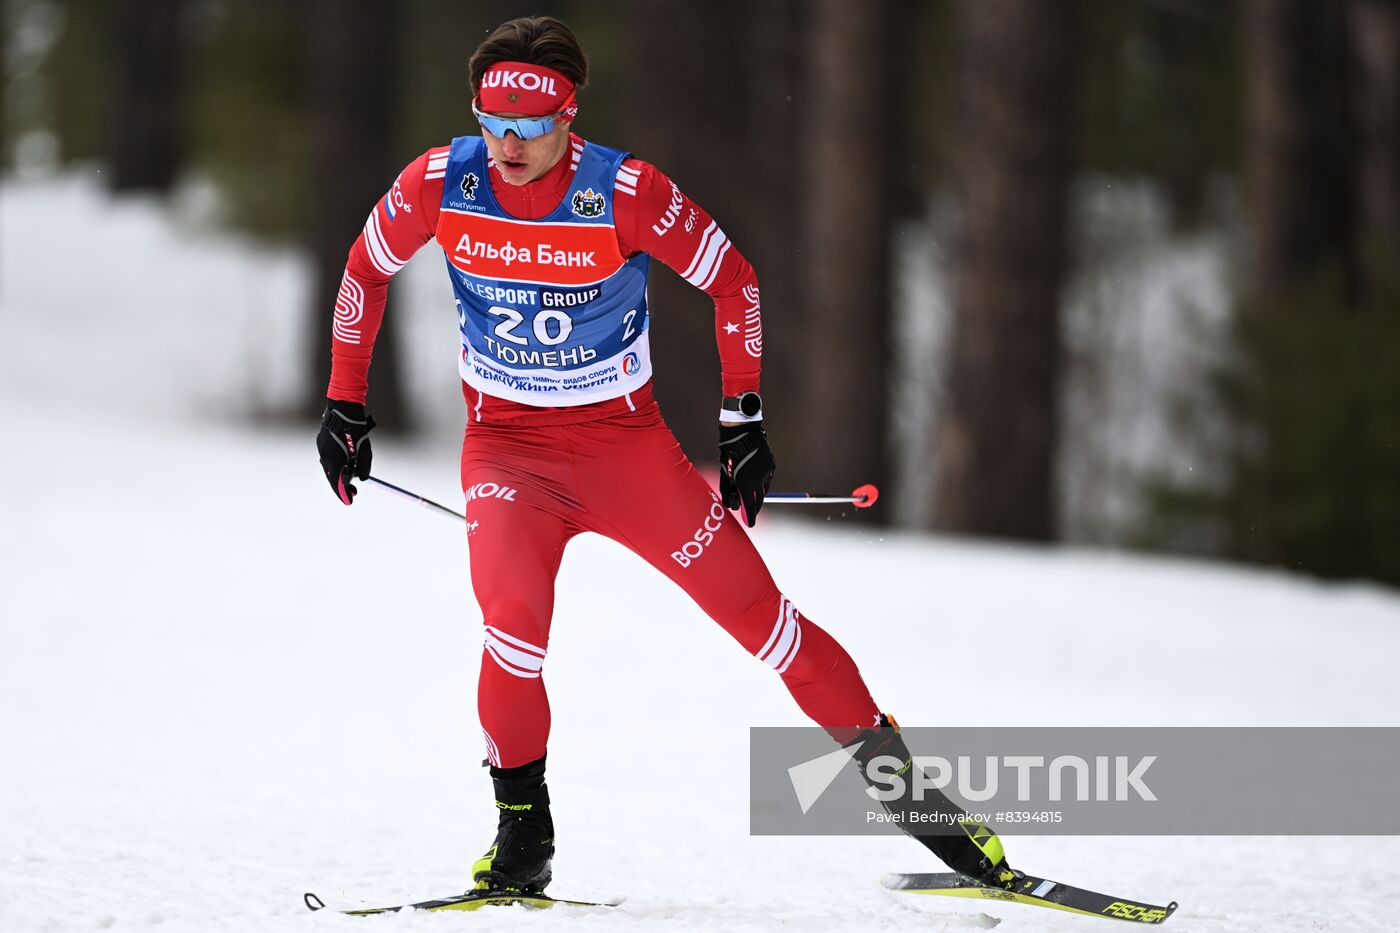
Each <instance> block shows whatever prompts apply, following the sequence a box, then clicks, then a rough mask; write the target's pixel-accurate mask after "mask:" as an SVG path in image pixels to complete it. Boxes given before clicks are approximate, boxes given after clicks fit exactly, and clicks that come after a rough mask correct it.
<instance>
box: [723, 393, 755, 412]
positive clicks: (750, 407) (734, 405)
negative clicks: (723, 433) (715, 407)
mask: <svg viewBox="0 0 1400 933" xmlns="http://www.w3.org/2000/svg"><path fill="white" fill-rule="evenodd" d="M720 408H721V409H723V410H724V411H737V412H738V413H739V414H741V415H743V416H744V417H745V418H752V417H754V416H755V415H757V414H759V413H760V412H762V411H763V398H762V397H761V396H760V395H759V394H758V393H757V392H740V393H739V394H738V395H726V396H725V397H724V400H723V401H722V402H720Z"/></svg>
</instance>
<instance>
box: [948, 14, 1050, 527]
mask: <svg viewBox="0 0 1400 933" xmlns="http://www.w3.org/2000/svg"><path fill="white" fill-rule="evenodd" d="M1072 10H1073V5H1072V4H1064V3H1049V2H1046V0H962V2H960V3H959V7H958V12H959V30H960V43H959V45H960V47H959V50H958V55H959V62H958V72H959V76H958V82H959V95H960V101H959V107H960V110H959V115H958V121H957V122H958V125H957V130H956V134H957V138H958V143H957V150H958V151H957V156H956V161H957V166H958V186H959V197H960V202H961V229H960V233H959V240H958V244H957V260H956V261H957V271H956V276H957V281H956V294H955V311H954V320H953V325H952V334H951V344H950V348H949V349H950V353H949V361H948V367H949V373H948V382H947V387H946V394H945V406H944V409H943V411H942V413H941V415H940V417H939V419H938V431H937V437H936V446H935V458H936V468H935V473H936V493H935V510H936V511H935V525H936V527H938V528H940V529H943V530H946V531H951V532H955V533H965V534H978V535H992V536H999V537H1009V538H1021V539H1027V540H1039V541H1048V540H1052V539H1054V538H1055V536H1056V533H1057V527H1056V507H1055V501H1056V470H1055V462H1056V448H1057V445H1058V441H1059V416H1058V412H1057V408H1058V405H1057V402H1058V396H1059V390H1060V367H1061V350H1060V300H1061V299H1060V292H1061V288H1062V287H1063V284H1064V281H1065V277H1066V268H1067V265H1068V250H1067V244H1066V237H1067V231H1066V224H1067V215H1068V203H1069V199H1068V195H1069V183H1070V180H1071V152H1072V143H1073V130H1074V127H1073V123H1072V111H1073V108H1072V106H1071V101H1072V99H1073V96H1074V92H1075V89H1074V81H1073V69H1072V65H1071V63H1072V61H1073V55H1072V50H1071V48H1070V42H1071V36H1072V35H1073V30H1074V25H1073V23H1072V22H1071V19H1070V13H1071V12H1072Z"/></svg>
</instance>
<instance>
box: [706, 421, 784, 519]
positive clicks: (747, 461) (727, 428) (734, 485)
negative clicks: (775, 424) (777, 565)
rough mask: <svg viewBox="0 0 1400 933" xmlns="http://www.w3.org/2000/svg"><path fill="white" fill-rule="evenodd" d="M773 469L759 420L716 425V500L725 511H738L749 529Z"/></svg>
mask: <svg viewBox="0 0 1400 933" xmlns="http://www.w3.org/2000/svg"><path fill="white" fill-rule="evenodd" d="M777 468H778V464H777V461H775V460H774V459H773V451H771V450H769V449H768V435H767V434H765V433H764V431H763V422H762V421H747V422H744V423H743V424H721V425H720V426H719V497H720V499H722V500H724V507H725V508H727V509H731V510H732V509H742V511H741V512H740V513H739V514H740V515H742V516H743V517H744V521H745V522H746V523H748V526H749V527H750V528H752V527H753V525H754V522H755V521H757V519H758V510H759V509H761V508H763V497H764V496H765V495H767V493H768V484H769V483H771V482H773V471H774V470H776V469H777Z"/></svg>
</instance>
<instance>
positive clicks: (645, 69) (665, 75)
mask: <svg viewBox="0 0 1400 933" xmlns="http://www.w3.org/2000/svg"><path fill="white" fill-rule="evenodd" d="M625 16H626V19H625V21H624V24H623V25H624V29H625V35H626V48H627V50H628V52H627V59H626V60H627V67H628V69H629V74H628V76H627V90H626V92H625V99H626V110H625V116H624V120H623V122H624V127H623V129H624V137H623V141H624V143H625V145H626V147H627V148H629V149H631V150H632V152H633V154H634V155H635V156H636V157H637V158H639V159H643V160H645V161H647V162H650V163H652V164H653V165H655V166H656V167H657V168H658V169H660V170H661V171H662V172H664V173H666V175H668V176H669V177H670V178H671V179H672V180H673V181H675V183H676V185H677V187H679V188H680V189H681V190H682V191H684V192H685V193H686V195H687V196H689V197H691V198H693V199H694V200H695V201H696V202H697V203H699V204H700V205H701V206H702V207H704V208H705V210H707V211H708V212H709V213H710V215H711V216H713V217H714V218H715V220H716V221H718V222H719V225H720V227H721V228H723V229H724V230H725V231H726V233H727V234H728V235H729V237H730V239H731V240H737V242H736V245H737V246H739V247H740V248H741V249H742V248H743V246H744V244H743V242H742V239H739V238H736V237H735V235H734V224H735V223H736V216H737V215H738V214H739V210H740V208H741V206H742V205H743V204H744V203H745V197H746V195H747V194H748V193H749V191H750V190H751V189H750V188H749V185H748V183H747V181H746V180H745V179H744V178H743V176H742V175H740V174H738V173H736V172H735V171H734V168H733V166H734V160H735V159H736V158H738V156H737V155H736V154H737V153H740V152H742V151H743V145H744V140H743V138H742V126H741V121H742V113H743V110H742V107H743V103H742V101H743V96H742V95H741V94H740V93H739V90H740V86H741V82H742V80H743V78H742V71H741V68H739V67H735V66H734V65H733V64H732V63H731V62H729V61H728V60H726V61H725V62H724V63H720V62H718V61H717V60H716V59H715V58H714V52H715V50H716V49H727V48H732V47H733V46H735V45H736V43H737V41H738V40H737V39H736V36H735V26H734V24H735V23H742V22H743V21H744V12H743V8H742V6H741V5H740V4H739V3H737V2H736V0H718V2H713V3H707V4H698V3H682V4H672V3H666V2H661V0H638V2H636V3H633V4H629V5H628V7H627V13H626V14H625ZM585 135H586V133H585ZM647 304H648V309H649V311H650V314H651V324H650V340H651V349H652V358H653V359H654V361H655V366H656V374H655V378H654V381H653V385H654V387H655V389H656V395H657V398H658V400H659V401H660V403H661V406H662V410H663V411H664V412H665V414H666V420H667V423H668V424H669V425H670V426H671V429H672V430H673V431H674V432H675V434H676V437H677V439H678V440H679V441H680V443H681V447H682V449H684V450H685V452H686V453H687V454H688V455H689V456H690V457H691V458H692V459H695V460H700V461H713V460H714V459H715V456H716V455H715V443H716V441H717V435H716V431H717V429H716V423H717V421H718V420H719V404H720V398H721V387H720V378H719V375H720V373H719V362H718V360H719V355H718V351H717V350H716V348H715V314H714V304H713V302H711V301H710V299H709V297H708V296H707V295H705V294H704V293H703V292H700V291H697V290H696V289H695V288H694V287H692V286H691V285H689V284H688V283H686V282H685V281H684V280H683V279H681V278H680V277H679V276H677V275H674V274H671V273H670V272H669V271H668V270H666V268H665V267H664V266H661V265H660V263H654V264H653V266H652V273H651V281H650V284H649V285H648V289H647Z"/></svg>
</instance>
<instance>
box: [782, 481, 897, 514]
mask: <svg viewBox="0 0 1400 933" xmlns="http://www.w3.org/2000/svg"><path fill="white" fill-rule="evenodd" d="M878 498H880V490H878V489H876V488H875V484H874V483H866V484H865V485H864V486H857V487H856V488H855V489H853V490H851V494H850V495H849V496H829V495H822V494H818V493H812V492H770V493H767V494H766V495H765V496H764V497H763V504H764V505H767V504H768V503H770V502H772V503H774V504H775V505H776V504H778V503H780V502H788V503H791V504H792V505H853V506H855V507H856V508H858V509H868V508H870V507H871V506H872V505H874V504H875V500H876V499H878Z"/></svg>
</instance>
